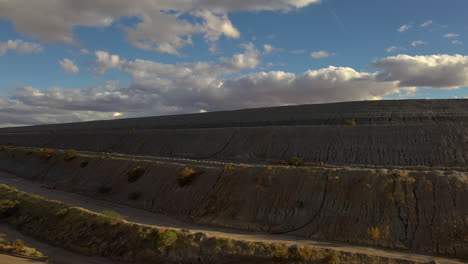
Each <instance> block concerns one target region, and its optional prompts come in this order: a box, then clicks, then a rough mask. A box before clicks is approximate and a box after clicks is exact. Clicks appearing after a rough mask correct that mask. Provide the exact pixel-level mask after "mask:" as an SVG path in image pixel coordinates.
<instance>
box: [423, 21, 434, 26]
mask: <svg viewBox="0 0 468 264" xmlns="http://www.w3.org/2000/svg"><path fill="white" fill-rule="evenodd" d="M432 23H433V21H432V20H427V21H425V22H424V23H422V24H421V27H427V26H429V25H431V24H432Z"/></svg>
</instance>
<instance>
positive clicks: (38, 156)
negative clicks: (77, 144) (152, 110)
mask: <svg viewBox="0 0 468 264" xmlns="http://www.w3.org/2000/svg"><path fill="white" fill-rule="evenodd" d="M0 169H1V170H3V171H7V172H9V173H12V174H14V175H18V176H20V177H23V178H26V179H29V180H32V181H36V182H38V183H42V184H49V185H53V186H56V187H57V188H58V189H62V190H66V191H70V192H75V193H79V194H84V195H87V196H91V197H95V198H99V199H104V200H108V201H112V202H115V203H120V204H125V205H128V206H131V207H135V208H141V209H144V210H147V211H151V212H157V213H160V214H164V215H167V216H170V217H173V218H175V219H178V220H181V221H184V222H188V223H194V224H203V225H212V226H219V227H228V228H235V229H240V230H249V231H263V232H268V233H273V234H289V235H294V236H300V237H306V238H310V239H320V240H329V241H343V242H349V243H355V244H361V245H376V246H381V247H386V248H399V249H413V250H419V251H423V252H430V253H436V254H441V255H446V256H453V257H458V258H464V259H467V258H468V243H467V241H468V217H467V216H468V207H467V206H466V203H465V201H466V200H468V175H467V173H466V172H461V171H416V170H386V169H379V170H373V169H356V168H348V167H342V168H319V167H314V168H311V167H302V168H301V167H299V168H293V167H277V166H275V167H255V166H249V165H242V166H239V165H226V166H224V167H209V166H194V165H190V166H187V165H184V164H176V163H163V162H158V161H151V160H143V159H131V158H123V157H113V156H112V155H110V154H106V155H103V154H99V153H95V154H92V153H79V152H74V153H73V152H66V151H59V150H40V149H35V148H12V147H7V148H4V149H3V150H2V151H0Z"/></svg>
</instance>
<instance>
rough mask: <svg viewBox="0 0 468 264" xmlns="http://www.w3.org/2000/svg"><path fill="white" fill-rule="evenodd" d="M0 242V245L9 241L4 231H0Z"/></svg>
mask: <svg viewBox="0 0 468 264" xmlns="http://www.w3.org/2000/svg"><path fill="white" fill-rule="evenodd" d="M0 244H1V245H8V244H10V241H8V235H7V234H4V233H0Z"/></svg>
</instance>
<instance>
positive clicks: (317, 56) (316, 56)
mask: <svg viewBox="0 0 468 264" xmlns="http://www.w3.org/2000/svg"><path fill="white" fill-rule="evenodd" d="M333 55H335V54H334V53H329V52H327V51H324V50H320V51H314V52H312V53H310V56H311V57H312V58H314V59H322V58H327V57H330V56H333Z"/></svg>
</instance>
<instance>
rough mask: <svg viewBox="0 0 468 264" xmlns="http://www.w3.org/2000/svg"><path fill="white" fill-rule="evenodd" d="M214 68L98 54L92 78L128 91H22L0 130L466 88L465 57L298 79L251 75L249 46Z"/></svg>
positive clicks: (409, 59)
mask: <svg viewBox="0 0 468 264" xmlns="http://www.w3.org/2000/svg"><path fill="white" fill-rule="evenodd" d="M242 48H243V49H244V51H243V52H241V53H238V54H234V55H232V56H231V57H224V58H220V59H218V60H216V61H205V62H204V61H199V62H184V63H176V64H165V63H160V62H157V61H152V60H142V59H135V60H127V59H125V58H122V57H121V56H119V55H116V54H110V53H108V52H105V51H98V52H96V53H95V56H96V59H95V60H96V62H95V67H96V72H98V73H105V72H106V71H108V70H117V71H120V72H122V73H124V74H126V75H128V76H129V77H130V79H131V83H130V84H129V85H128V86H124V87H120V83H119V82H118V81H108V82H106V83H105V84H103V85H101V86H98V87H90V88H85V89H70V88H63V87H51V88H49V89H45V90H44V89H38V88H35V87H21V88H17V89H16V90H14V92H13V93H12V94H11V96H9V97H0V124H38V123H55V122H65V121H67V122H69V121H82V120H90V119H110V118H115V117H120V118H121V117H134V116H143V115H161V114H178V113H198V112H204V111H215V110H229V109H239V108H249V107H262V106H278V105H292V104H305V103H326V102H337V101H349V100H378V99H381V98H382V97H384V96H388V95H390V94H395V95H396V96H401V97H406V96H409V95H411V94H414V92H415V91H416V90H417V89H418V87H435V88H444V89H445V88H457V87H464V86H468V56H462V55H429V56H409V55H397V56H391V57H386V58H383V59H380V60H377V61H375V62H373V63H372V64H371V65H370V66H372V67H373V68H375V69H376V70H377V71H376V72H373V73H371V72H365V71H357V70H355V69H352V68H348V67H334V66H329V67H326V68H322V69H311V70H307V71H305V72H303V73H292V72H285V71H257V72H252V70H255V69H257V68H258V67H259V65H260V58H261V57H260V56H261V54H262V52H260V51H259V50H258V49H257V48H256V47H255V46H254V45H253V44H251V43H248V44H244V45H243V46H242Z"/></svg>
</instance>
